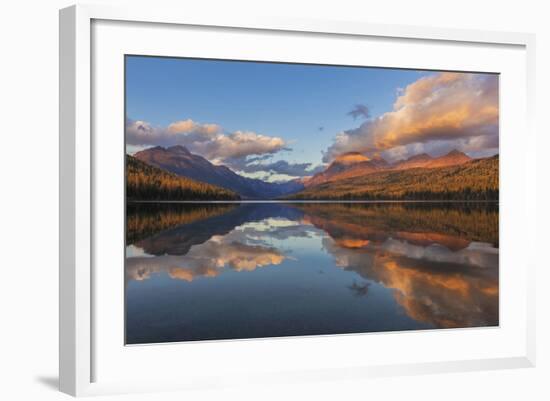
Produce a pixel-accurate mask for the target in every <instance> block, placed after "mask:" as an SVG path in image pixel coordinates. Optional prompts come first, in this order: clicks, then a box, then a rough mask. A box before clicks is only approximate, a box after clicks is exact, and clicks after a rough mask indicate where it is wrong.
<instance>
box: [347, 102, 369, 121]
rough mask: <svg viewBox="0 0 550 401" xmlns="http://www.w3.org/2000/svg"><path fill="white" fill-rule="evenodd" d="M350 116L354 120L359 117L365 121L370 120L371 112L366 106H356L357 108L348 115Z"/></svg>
mask: <svg viewBox="0 0 550 401" xmlns="http://www.w3.org/2000/svg"><path fill="white" fill-rule="evenodd" d="M348 115H349V116H352V117H353V119H354V120H355V119H357V118H358V117H362V118H364V119H365V120H368V119H369V118H370V111H369V108H368V107H367V106H365V105H364V104H356V105H355V107H354V108H353V109H352V110H351V111H350V112H349V113H348Z"/></svg>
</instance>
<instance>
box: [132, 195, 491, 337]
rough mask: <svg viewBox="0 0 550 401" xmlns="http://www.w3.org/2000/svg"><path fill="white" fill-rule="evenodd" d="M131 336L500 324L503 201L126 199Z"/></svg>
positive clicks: (292, 333)
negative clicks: (500, 206) (500, 216)
mask: <svg viewBox="0 0 550 401" xmlns="http://www.w3.org/2000/svg"><path fill="white" fill-rule="evenodd" d="M125 278H126V289H125V296H126V343H127V344H145V343H162V342H178V341H195V340H215V339H238V338H258V337H278V336H300V335H320V334H343V333H364V332H380V331H396V330H422V329H444V328H459V327H485V326H497V325H498V324H499V315H498V310H499V241H498V204H497V203H428V202H427V203H398V202H396V203H162V204H154V203H129V204H128V205H127V232H126V265H125Z"/></svg>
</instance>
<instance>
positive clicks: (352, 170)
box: [305, 150, 472, 188]
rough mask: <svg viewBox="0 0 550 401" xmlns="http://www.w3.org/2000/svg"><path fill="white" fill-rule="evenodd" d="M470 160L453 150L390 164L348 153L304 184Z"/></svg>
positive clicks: (311, 184)
mask: <svg viewBox="0 0 550 401" xmlns="http://www.w3.org/2000/svg"><path fill="white" fill-rule="evenodd" d="M470 160H472V159H471V158H470V157H469V156H467V155H466V154H464V153H462V152H459V151H457V150H453V151H451V152H449V153H448V154H446V155H444V156H440V157H432V156H430V155H428V154H427V153H421V154H418V155H415V156H412V157H410V158H408V159H406V160H401V161H398V162H396V163H393V164H390V163H388V162H387V161H386V160H384V159H383V158H382V157H380V156H378V157H376V158H372V159H369V158H368V157H367V156H365V155H363V154H361V153H358V152H348V153H344V154H342V155H340V156H338V157H337V158H336V159H334V161H333V162H332V163H331V164H330V165H329V166H328V167H327V168H326V169H325V170H324V171H322V172H320V173H317V174H316V175H314V176H313V177H311V178H310V179H308V180H307V181H306V182H305V186H306V187H307V188H309V187H313V186H316V185H320V184H323V183H326V182H331V181H340V180H345V179H348V178H353V177H360V176H363V175H367V174H371V173H375V172H380V171H384V170H408V169H411V168H437V167H446V166H456V165H460V164H463V163H467V162H469V161H470Z"/></svg>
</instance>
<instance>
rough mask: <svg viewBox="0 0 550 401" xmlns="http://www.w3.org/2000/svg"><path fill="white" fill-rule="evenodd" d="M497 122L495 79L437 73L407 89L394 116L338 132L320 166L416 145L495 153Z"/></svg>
mask: <svg viewBox="0 0 550 401" xmlns="http://www.w3.org/2000/svg"><path fill="white" fill-rule="evenodd" d="M356 110H357V111H356ZM353 111H356V113H358V112H359V109H357V108H356V109H354V110H353ZM350 113H351V112H350ZM498 118H499V108H498V77H497V76H496V75H489V74H467V73H451V72H444V73H437V74H433V75H430V76H426V77H422V78H420V79H418V80H417V81H415V82H413V83H412V84H410V85H408V86H407V87H406V88H405V89H404V90H403V91H401V92H400V94H399V95H398V97H397V99H396V100H395V102H394V105H393V110H392V111H390V112H387V113H384V114H382V115H381V116H379V117H377V118H374V119H370V120H367V121H365V122H363V123H362V124H361V125H360V126H359V127H357V128H354V129H350V130H347V131H343V132H340V133H339V134H338V135H337V136H336V138H335V140H334V143H333V144H332V145H331V146H330V147H329V148H328V149H327V151H326V152H325V153H324V157H323V161H325V162H329V161H331V160H332V159H333V158H334V157H335V156H337V155H339V154H341V153H345V152H350V151H355V152H363V153H374V152H380V151H389V150H390V149H393V148H396V147H400V146H401V147H406V146H412V145H415V144H422V145H424V146H425V147H427V148H430V146H429V145H432V144H436V145H437V144H438V143H439V145H441V144H444V143H445V142H447V145H448V146H452V145H451V144H450V142H452V141H455V142H456V146H454V147H458V146H462V148H463V149H466V148H468V149H470V150H472V151H482V150H483V149H487V148H488V147H493V148H494V147H495V145H496V147H498ZM415 146H416V145H415ZM401 150H402V153H406V152H404V149H401ZM409 150H410V148H409Z"/></svg>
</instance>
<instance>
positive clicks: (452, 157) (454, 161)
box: [393, 149, 472, 170]
mask: <svg viewBox="0 0 550 401" xmlns="http://www.w3.org/2000/svg"><path fill="white" fill-rule="evenodd" d="M470 160H472V158H471V157H469V156H468V155H466V154H465V153H462V152H459V151H458V150H456V149H455V150H453V151H451V152H449V153H447V154H446V155H443V156H440V157H431V156H430V155H428V154H426V153H421V154H419V155H415V156H412V157H410V158H408V159H406V160H403V161H400V162H397V163H395V164H394V165H393V168H394V169H396V170H406V169H409V168H436V167H447V166H458V165H460V164H463V163H467V162H469V161H470Z"/></svg>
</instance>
